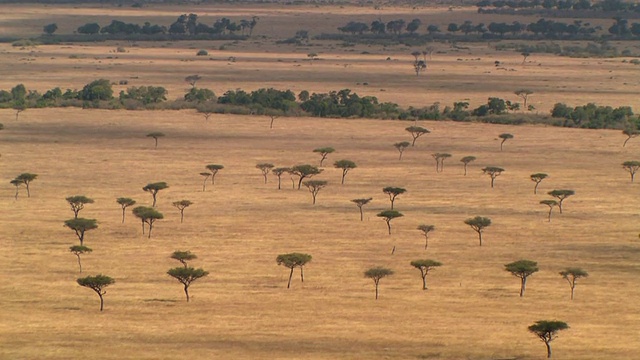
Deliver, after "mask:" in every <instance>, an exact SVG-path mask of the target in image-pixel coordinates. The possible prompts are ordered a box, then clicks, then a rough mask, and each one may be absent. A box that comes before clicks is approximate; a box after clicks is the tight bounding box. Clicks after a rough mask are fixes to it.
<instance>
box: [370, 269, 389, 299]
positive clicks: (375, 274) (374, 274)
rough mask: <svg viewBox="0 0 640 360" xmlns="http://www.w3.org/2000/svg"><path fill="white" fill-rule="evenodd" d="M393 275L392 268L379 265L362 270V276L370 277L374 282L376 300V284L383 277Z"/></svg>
mask: <svg viewBox="0 0 640 360" xmlns="http://www.w3.org/2000/svg"><path fill="white" fill-rule="evenodd" d="M391 275H393V270H391V269H387V268H384V267H381V266H377V267H374V268H371V269H369V270H367V271H365V272H364V277H366V278H369V279H372V280H373V282H374V283H375V284H376V300H378V284H379V283H380V279H382V278H383V277H387V276H391Z"/></svg>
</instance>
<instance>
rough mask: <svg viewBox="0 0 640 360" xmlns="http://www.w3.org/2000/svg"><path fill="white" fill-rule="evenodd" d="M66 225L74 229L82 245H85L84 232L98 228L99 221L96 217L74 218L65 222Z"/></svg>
mask: <svg viewBox="0 0 640 360" xmlns="http://www.w3.org/2000/svg"><path fill="white" fill-rule="evenodd" d="M64 226H66V227H68V228H69V229H71V230H73V231H74V232H75V233H76V236H77V237H78V240H80V246H83V245H84V234H85V232H87V231H90V230H93V229H97V228H98V221H97V220H96V219H84V218H74V219H70V220H67V221H65V222H64Z"/></svg>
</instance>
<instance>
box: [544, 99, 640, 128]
mask: <svg viewBox="0 0 640 360" xmlns="http://www.w3.org/2000/svg"><path fill="white" fill-rule="evenodd" d="M551 116H552V117H554V118H562V119H564V120H563V122H562V124H561V126H563V127H581V128H589V129H623V128H628V127H629V126H631V127H632V128H638V125H640V118H639V117H637V116H634V114H633V110H632V109H631V108H630V107H629V106H620V107H618V108H615V109H614V108H612V107H611V106H597V105H596V104H593V103H589V104H587V105H582V106H576V107H574V108H571V107H569V106H567V105H565V104H563V103H557V104H555V105H554V106H553V110H551Z"/></svg>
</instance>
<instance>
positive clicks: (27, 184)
mask: <svg viewBox="0 0 640 360" xmlns="http://www.w3.org/2000/svg"><path fill="white" fill-rule="evenodd" d="M25 186H26V187H27V197H31V193H30V192H29V183H26V184H25Z"/></svg>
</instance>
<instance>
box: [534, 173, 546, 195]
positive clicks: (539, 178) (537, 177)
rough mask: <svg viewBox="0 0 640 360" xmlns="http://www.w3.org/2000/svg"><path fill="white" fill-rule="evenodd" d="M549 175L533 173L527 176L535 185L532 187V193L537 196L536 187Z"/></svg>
mask: <svg viewBox="0 0 640 360" xmlns="http://www.w3.org/2000/svg"><path fill="white" fill-rule="evenodd" d="M548 177H549V175H547V174H545V173H535V174H531V175H530V176H529V178H530V179H531V181H533V182H534V183H536V185H535V186H534V187H533V193H534V194H537V193H538V185H540V183H541V182H542V180H544V179H546V178H548Z"/></svg>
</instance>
